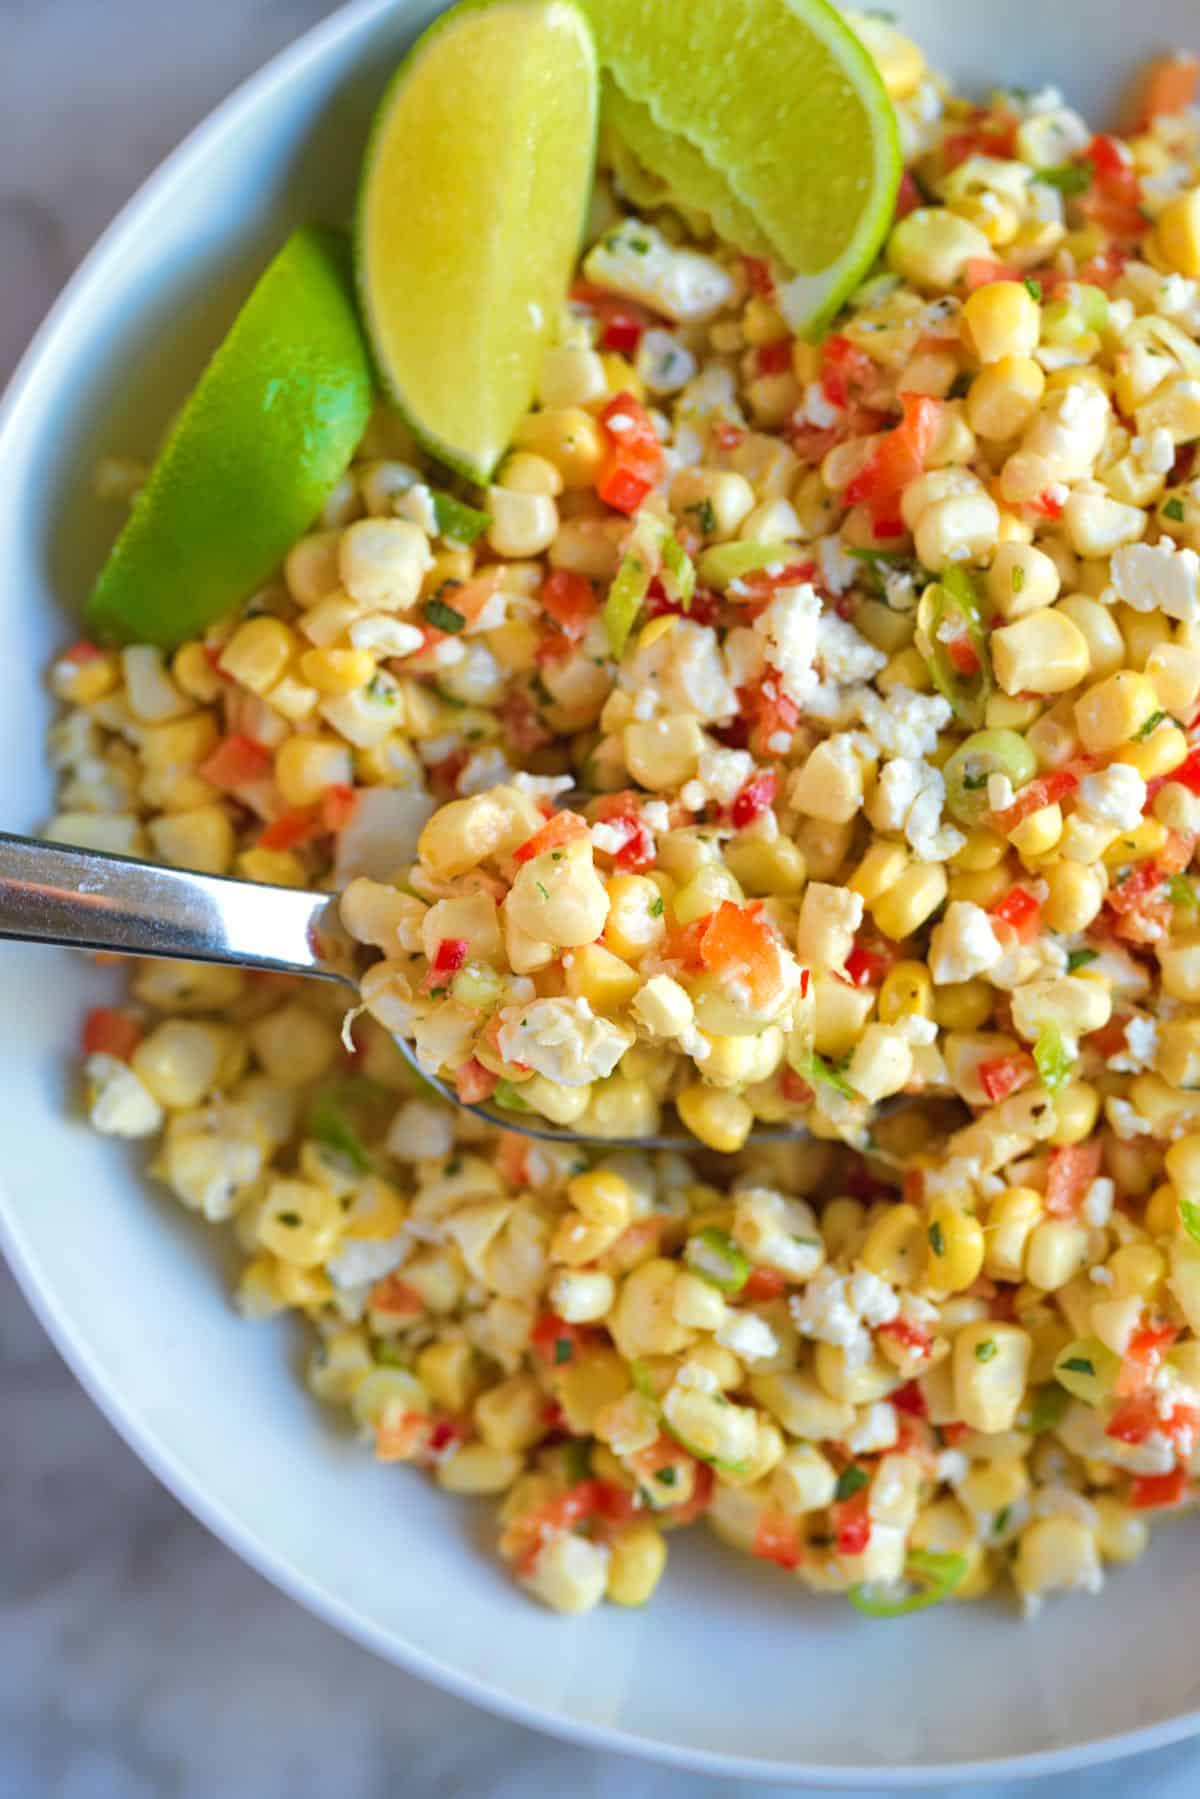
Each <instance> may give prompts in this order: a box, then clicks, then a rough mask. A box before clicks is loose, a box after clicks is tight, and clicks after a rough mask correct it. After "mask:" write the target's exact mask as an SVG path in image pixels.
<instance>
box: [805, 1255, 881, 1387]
mask: <svg viewBox="0 0 1200 1799" xmlns="http://www.w3.org/2000/svg"><path fill="white" fill-rule="evenodd" d="M788 1308H789V1310H790V1312H791V1314H792V1322H793V1324H794V1325H795V1326H796V1329H797V1330H798V1331H799V1332H800V1335H801V1336H802V1337H815V1338H817V1340H818V1341H819V1342H821V1343H830V1344H832V1345H833V1346H834V1347H835V1348H838V1349H843V1350H845V1352H846V1361H847V1364H852V1363H853V1364H857V1365H858V1366H859V1367H861V1366H862V1364H863V1362H865V1361H866V1360H867V1357H868V1356H869V1354H870V1338H869V1337H868V1336H867V1333H866V1331H864V1329H863V1327H862V1321H861V1319H860V1318H859V1315H858V1313H857V1312H856V1311H855V1309H854V1307H853V1306H852V1305H851V1304H850V1302H849V1299H848V1297H847V1293H846V1278H845V1276H844V1275H841V1274H835V1273H834V1271H833V1269H832V1268H820V1269H818V1270H817V1273H816V1274H815V1275H814V1276H813V1278H812V1280H811V1281H810V1282H809V1284H808V1286H807V1287H806V1288H805V1289H804V1291H803V1292H802V1293H793V1294H792V1296H791V1298H790V1300H789V1301H788Z"/></svg>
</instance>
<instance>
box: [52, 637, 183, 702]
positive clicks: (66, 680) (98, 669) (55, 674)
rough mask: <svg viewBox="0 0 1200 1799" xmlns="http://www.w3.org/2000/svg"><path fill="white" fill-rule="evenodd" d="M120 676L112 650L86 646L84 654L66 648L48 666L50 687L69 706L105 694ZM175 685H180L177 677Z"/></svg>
mask: <svg viewBox="0 0 1200 1799" xmlns="http://www.w3.org/2000/svg"><path fill="white" fill-rule="evenodd" d="M201 654H203V651H201ZM210 672H211V671H210ZM119 680H120V664H119V663H118V661H117V658H116V656H115V655H114V654H113V652H112V651H111V650H95V651H94V652H93V651H90V650H89V651H88V653H87V654H74V655H73V654H71V653H70V652H69V651H68V652H67V653H66V654H65V655H63V656H60V657H59V659H58V661H57V662H56V663H55V664H54V666H53V668H52V669H51V670H50V688H51V691H52V693H53V694H54V697H55V699H58V700H63V701H64V702H65V703H66V704H67V705H69V706H94V705H95V704H96V702H97V701H98V700H102V699H104V697H105V695H106V694H110V693H112V691H113V689H114V688H115V687H116V686H117V683H118V681H119ZM176 685H177V686H178V685H179V683H178V681H176ZM185 691H186V690H185Z"/></svg>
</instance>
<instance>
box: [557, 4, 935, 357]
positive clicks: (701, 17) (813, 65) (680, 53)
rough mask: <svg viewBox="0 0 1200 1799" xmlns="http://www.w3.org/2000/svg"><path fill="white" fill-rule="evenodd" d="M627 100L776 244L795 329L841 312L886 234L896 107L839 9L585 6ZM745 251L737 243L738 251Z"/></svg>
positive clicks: (896, 162) (784, 302)
mask: <svg viewBox="0 0 1200 1799" xmlns="http://www.w3.org/2000/svg"><path fill="white" fill-rule="evenodd" d="M585 4H586V7H587V12H588V16H589V17H590V18H591V21H592V28H593V30H594V32H595V34H596V48H597V51H598V52H599V56H600V61H601V63H602V65H603V66H604V68H605V69H607V70H610V71H611V73H612V75H613V77H614V79H615V81H616V83H617V85H618V86H619V87H620V88H621V90H622V92H623V93H624V94H625V95H626V96H627V97H628V98H629V99H630V100H633V101H636V102H638V103H639V104H640V105H641V106H643V107H644V108H646V109H647V110H648V111H649V113H650V115H651V118H652V120H653V122H654V124H655V125H657V126H658V127H659V129H660V130H661V131H662V132H665V133H672V134H674V135H676V136H678V137H681V138H684V139H686V140H687V142H688V143H689V144H690V145H691V146H692V147H693V149H695V150H696V151H697V152H698V153H699V154H700V156H701V157H702V158H703V160H704V162H705V163H707V164H708V166H709V168H710V169H713V170H719V171H720V173H721V174H722V176H723V177H724V180H725V182H726V183H727V184H728V187H729V189H730V190H731V192H732V194H733V195H734V197H735V198H736V199H737V200H738V201H740V202H741V204H742V205H743V206H744V207H745V208H746V209H747V210H748V211H749V212H750V213H751V215H752V216H753V217H754V219H755V220H756V221H757V223H758V226H759V229H760V231H761V232H762V233H763V235H764V236H766V237H767V238H768V239H769V240H770V242H771V243H772V244H774V246H775V249H776V252H777V254H778V256H779V258H780V260H781V261H782V262H783V263H784V264H785V265H786V266H787V267H788V268H789V269H790V270H791V271H793V273H792V278H791V279H790V280H789V281H788V282H787V283H786V285H785V286H783V287H782V288H781V289H780V295H779V298H780V304H781V306H782V308H783V310H784V312H785V313H786V315H787V317H788V319H789V321H790V323H791V324H792V327H793V329H795V330H797V331H800V330H805V329H808V328H811V327H813V326H815V325H816V324H818V323H819V322H820V321H821V320H823V319H825V318H827V317H828V316H829V315H830V314H831V313H832V312H834V311H835V310H836V308H837V307H838V305H839V304H840V302H841V301H842V300H843V299H844V298H845V296H846V294H848V293H849V292H850V291H851V290H852V289H853V288H854V287H855V286H856V285H857V283H858V282H859V280H860V279H861V277H862V275H863V273H864V272H865V270H866V269H867V268H868V267H869V266H870V264H871V262H872V260H873V258H874V256H875V253H876V251H877V250H878V249H879V246H880V244H881V243H882V241H883V238H884V236H885V234H886V232H887V228H888V225H889V223H890V221H891V217H892V212H893V209H894V205H895V198H896V189H897V187H898V185H899V181H900V173H901V166H902V162H901V155H900V143H899V137H898V133H897V129H896V118H895V114H894V113H893V111H892V105H891V102H890V100H889V99H888V97H887V94H886V92H885V91H884V86H883V83H882V81H881V80H880V78H879V75H878V72H877V71H876V69H875V66H874V64H873V63H872V61H871V59H870V57H869V56H868V54H867V52H866V51H865V50H864V49H863V46H862V45H861V44H860V43H859V41H858V39H857V38H856V37H855V36H854V34H853V33H852V32H851V31H850V29H849V27H848V26H847V25H845V24H844V23H843V21H842V20H841V19H840V18H839V16H838V14H837V13H836V12H835V11H834V9H833V7H832V6H830V5H828V4H827V0H696V3H693V4H688V3H687V0H585ZM735 241H736V240H735Z"/></svg>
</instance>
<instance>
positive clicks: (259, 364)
mask: <svg viewBox="0 0 1200 1799" xmlns="http://www.w3.org/2000/svg"><path fill="white" fill-rule="evenodd" d="M370 410H371V369H370V359H369V356H368V354H367V346H366V343H365V341H364V338H363V334H362V331H361V329H360V327H359V323H358V316H357V312H356V309H355V304H354V284H353V279H352V274H351V259H350V249H349V245H348V243H347V242H346V240H345V239H344V238H343V237H341V236H340V235H339V234H337V233H335V232H332V231H322V230H304V231H297V232H296V233H295V234H294V235H293V236H292V237H290V238H289V239H288V241H287V243H286V244H285V245H284V247H283V249H282V250H281V251H280V252H279V254H278V256H276V258H275V260H274V261H273V262H272V263H271V264H270V265H269V267H268V268H267V269H266V270H265V272H264V273H263V275H262V276H261V277H260V278H259V281H258V283H257V285H256V286H255V288H254V290H253V292H252V293H251V294H250V297H249V299H248V300H247V301H246V303H245V304H244V306H243V307H242V309H241V311H240V312H239V314H238V316H237V318H236V319H235V320H234V322H233V325H232V327H231V329H230V331H229V332H228V334H227V336H226V337H225V340H224V342H223V343H222V344H221V346H220V348H219V349H218V350H217V352H216V354H215V355H214V356H213V358H212V360H211V362H210V363H209V365H208V367H207V368H206V369H205V371H204V373H203V375H202V376H201V377H200V380H199V381H198V382H197V384H196V386H195V388H194V389H193V391H192V393H191V395H190V397H189V399H188V400H187V402H186V404H185V405H184V407H183V410H182V411H181V413H180V414H179V417H178V419H177V420H176V422H175V425H174V426H173V428H172V430H171V432H170V433H169V435H168V437H167V440H166V442H165V444H164V445H163V448H162V450H161V451H160V453H159V456H158V459H157V461H156V462H155V464H154V468H153V470H152V471H151V474H150V478H149V480H148V481H147V483H146V485H145V487H144V488H143V489H142V491H141V493H140V494H139V496H138V498H137V500H136V502H135V503H134V506H133V510H132V511H131V513H130V515H129V518H128V520H127V522H126V525H125V528H124V530H123V531H122V532H121V535H120V537H119V538H118V539H117V541H116V543H115V544H114V546H113V549H112V551H111V553H110V555H109V558H108V561H107V562H106V563H105V565H104V567H103V569H102V570H101V572H100V577H99V579H98V580H97V582H96V585H95V587H94V588H93V589H92V592H91V596H90V598H89V600H88V606H87V618H88V625H89V628H90V629H91V630H92V632H93V633H94V634H95V635H96V636H97V637H99V638H103V639H106V640H109V641H116V642H120V643H130V642H138V643H153V644H158V645H159V646H160V647H161V648H163V649H170V648H173V647H174V646H175V645H176V644H179V643H182V642H183V641H184V640H185V639H186V638H188V637H193V636H195V635H196V633H197V632H199V631H203V630H204V629H205V627H206V626H208V625H210V624H212V623H213V621H214V620H215V619H218V618H220V617H221V615H222V614H223V613H225V612H229V611H230V610H232V608H233V607H234V606H236V605H237V603H238V602H239V600H243V599H245V597H246V596H247V594H249V593H251V592H253V590H254V588H255V587H257V586H259V585H260V584H261V583H262V582H263V581H265V580H266V578H267V576H268V575H269V574H270V573H271V571H272V569H274V568H275V567H276V565H277V564H278V563H279V562H280V560H281V559H282V557H283V556H284V555H285V553H286V552H287V550H288V549H289V548H290V547H291V545H292V544H293V543H294V542H295V540H296V538H297V537H299V536H300V534H301V533H302V532H303V531H304V530H306V529H307V527H308V526H309V525H310V524H311V523H312V521H313V519H314V518H315V517H316V516H317V514H318V513H319V512H320V510H321V508H322V506H323V505H324V504H325V501H326V500H327V499H328V497H329V495H330V493H331V492H332V490H333V488H334V486H335V485H336V483H337V482H338V481H339V480H340V478H341V476H342V474H343V473H344V471H345V469H346V466H347V464H348V463H349V461H350V458H351V456H352V455H353V453H354V449H355V446H356V444H357V443H358V440H359V438H360V437H361V436H362V434H363V431H364V429H365V428H366V423H367V418H368V416H369V414H370Z"/></svg>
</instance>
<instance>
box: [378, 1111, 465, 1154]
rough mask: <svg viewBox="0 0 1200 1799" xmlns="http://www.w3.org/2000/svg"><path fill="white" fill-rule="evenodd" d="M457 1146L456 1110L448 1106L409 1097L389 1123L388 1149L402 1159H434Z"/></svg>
mask: <svg viewBox="0 0 1200 1799" xmlns="http://www.w3.org/2000/svg"><path fill="white" fill-rule="evenodd" d="M453 1147H454V1114H453V1112H452V1111H451V1110H450V1108H449V1107H448V1106H435V1105H432V1104H430V1102H429V1101H428V1100H425V1099H409V1100H405V1102H404V1104H403V1105H402V1106H401V1107H400V1108H399V1110H398V1111H397V1112H396V1114H395V1117H394V1118H393V1119H392V1122H391V1124H390V1125H389V1127H388V1134H387V1150H388V1154H389V1155H393V1156H396V1157H397V1158H398V1159H399V1160H400V1161H402V1162H426V1161H433V1160H434V1159H435V1158H437V1157H439V1156H448V1155H449V1154H450V1151H451V1150H452V1149H453Z"/></svg>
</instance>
